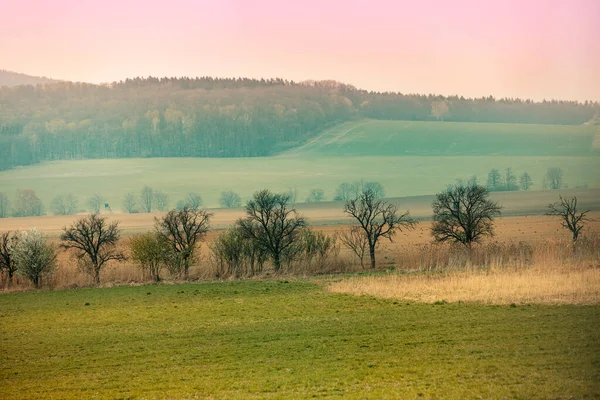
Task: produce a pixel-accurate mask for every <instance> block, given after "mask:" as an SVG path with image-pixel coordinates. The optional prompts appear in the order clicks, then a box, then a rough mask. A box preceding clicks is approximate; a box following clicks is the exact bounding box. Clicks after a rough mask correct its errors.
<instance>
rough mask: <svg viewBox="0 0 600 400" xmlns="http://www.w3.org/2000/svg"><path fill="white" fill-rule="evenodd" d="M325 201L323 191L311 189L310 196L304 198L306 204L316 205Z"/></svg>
mask: <svg viewBox="0 0 600 400" xmlns="http://www.w3.org/2000/svg"><path fill="white" fill-rule="evenodd" d="M323 200H325V192H324V191H323V189H311V191H310V194H309V195H308V197H307V198H306V202H307V203H318V202H321V201H323Z"/></svg>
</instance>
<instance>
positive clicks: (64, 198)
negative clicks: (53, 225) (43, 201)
mask: <svg viewBox="0 0 600 400" xmlns="http://www.w3.org/2000/svg"><path fill="white" fill-rule="evenodd" d="M50 207H51V208H52V212H53V213H54V215H73V214H75V213H76V212H77V198H76V197H75V195H73V194H72V193H69V194H67V195H63V194H60V195H58V196H56V197H55V198H54V199H53V200H52V203H51V205H50Z"/></svg>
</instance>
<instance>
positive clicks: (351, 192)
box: [333, 182, 359, 201]
mask: <svg viewBox="0 0 600 400" xmlns="http://www.w3.org/2000/svg"><path fill="white" fill-rule="evenodd" d="M358 193H359V188H358V186H357V185H356V184H353V183H348V182H344V183H342V184H340V186H338V187H337V189H336V190H335V196H334V197H333V199H334V200H337V201H340V200H342V201H348V200H353V199H357V198H358Z"/></svg>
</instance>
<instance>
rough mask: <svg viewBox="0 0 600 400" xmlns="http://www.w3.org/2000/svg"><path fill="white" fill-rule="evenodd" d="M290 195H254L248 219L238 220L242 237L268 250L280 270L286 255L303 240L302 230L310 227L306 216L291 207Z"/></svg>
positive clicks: (248, 205) (276, 268) (250, 203)
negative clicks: (297, 241) (283, 257)
mask: <svg viewBox="0 0 600 400" xmlns="http://www.w3.org/2000/svg"><path fill="white" fill-rule="evenodd" d="M289 202H290V197H289V195H287V194H283V193H281V194H273V193H271V192H270V191H269V190H267V189H265V190H261V191H260V192H256V193H254V196H253V198H252V200H249V201H248V202H247V203H246V218H241V219H239V220H238V221H237V223H236V224H237V226H238V227H239V229H240V231H241V233H242V235H243V237H244V238H246V239H250V240H252V241H253V243H254V244H255V245H256V246H258V247H259V248H261V249H264V250H265V251H266V252H267V253H268V254H269V256H270V258H271V260H272V261H273V268H274V269H275V271H279V270H280V268H281V260H282V255H283V253H284V252H285V251H286V249H288V248H289V247H290V246H292V245H293V244H294V242H295V241H296V240H297V239H298V238H299V235H300V230H301V228H303V227H305V226H306V220H305V219H304V217H302V216H299V215H298V213H297V212H296V209H295V208H291V207H289Z"/></svg>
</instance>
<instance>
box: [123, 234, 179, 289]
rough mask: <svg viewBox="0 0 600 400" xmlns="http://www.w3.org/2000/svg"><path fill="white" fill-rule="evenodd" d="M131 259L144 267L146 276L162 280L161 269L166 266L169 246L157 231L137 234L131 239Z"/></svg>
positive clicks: (154, 279)
mask: <svg viewBox="0 0 600 400" xmlns="http://www.w3.org/2000/svg"><path fill="white" fill-rule="evenodd" d="M129 248H130V250H131V259H132V260H133V261H134V262H136V263H137V264H138V265H139V266H140V267H141V269H142V271H143V273H144V275H145V276H148V277H150V278H151V279H152V280H153V281H155V282H158V281H160V270H161V269H162V268H163V267H164V266H165V264H166V261H167V260H168V258H169V256H168V253H169V250H170V249H169V246H168V244H167V243H166V242H165V241H164V240H161V239H160V238H159V237H158V235H157V234H156V233H144V234H140V235H135V236H134V237H132V238H131V240H130V241H129Z"/></svg>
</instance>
